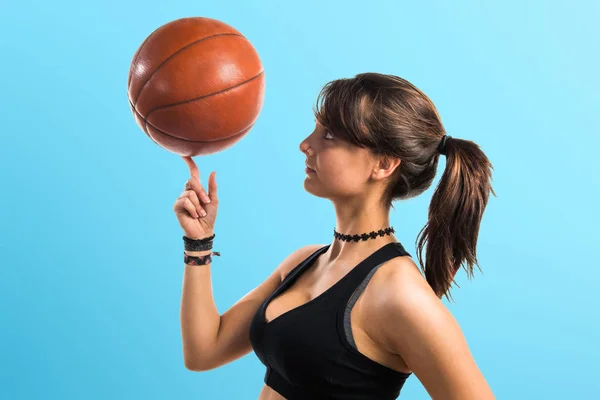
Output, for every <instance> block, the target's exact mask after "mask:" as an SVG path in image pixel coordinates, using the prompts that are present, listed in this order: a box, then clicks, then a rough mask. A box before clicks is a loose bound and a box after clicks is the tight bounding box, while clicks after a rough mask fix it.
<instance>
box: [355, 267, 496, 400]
mask: <svg viewBox="0 0 600 400" xmlns="http://www.w3.org/2000/svg"><path fill="white" fill-rule="evenodd" d="M371 284H372V286H371ZM369 286H371V288H369V287H367V290H365V295H367V292H369V295H368V296H366V297H365V302H364V308H365V313H368V315H369V321H370V325H369V331H368V332H367V333H368V335H369V336H370V337H371V338H372V339H373V340H374V341H375V342H376V343H378V344H379V345H380V346H382V348H384V349H385V350H386V351H388V352H390V353H392V354H397V355H399V356H400V357H402V359H403V360H404V361H405V362H406V364H407V365H408V367H409V368H410V369H411V370H412V371H413V372H414V373H415V375H416V376H417V378H418V379H419V380H420V381H421V382H422V383H423V385H424V386H425V388H426V390H427V392H428V393H429V395H430V396H431V397H432V398H436V399H456V398H460V399H465V400H470V399H478V400H481V399H486V400H487V399H493V398H494V395H493V394H492V392H491V390H490V388H489V386H488V384H487V382H486V381H485V378H484V377H483V375H482V373H481V371H480V370H479V368H478V366H477V364H476V363H475V361H474V359H473V356H472V354H471V352H470V350H469V347H468V344H467V342H466V339H465V337H464V335H463V332H462V330H461V328H460V326H459V324H458V322H457V321H456V319H455V318H454V316H453V315H452V314H451V313H450V310H448V308H447V307H446V306H445V305H444V304H443V303H442V301H441V299H440V298H439V297H437V296H436V294H435V293H434V291H433V289H431V287H430V286H429V284H428V283H427V281H426V279H425V277H424V276H423V275H422V274H421V271H420V270H419V268H418V266H417V265H416V264H415V263H414V261H413V260H412V259H411V258H410V257H397V258H393V259H391V260H389V261H388V262H386V263H385V264H384V265H382V266H381V268H380V270H378V271H377V272H376V273H375V274H374V275H373V279H372V282H370V283H369Z"/></svg>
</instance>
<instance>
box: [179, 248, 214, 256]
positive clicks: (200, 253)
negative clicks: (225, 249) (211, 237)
mask: <svg viewBox="0 0 600 400" xmlns="http://www.w3.org/2000/svg"><path fill="white" fill-rule="evenodd" d="M184 252H185V254H187V255H190V256H195V257H201V256H206V255H208V254H211V253H212V252H213V251H212V249H210V250H201V251H190V250H184Z"/></svg>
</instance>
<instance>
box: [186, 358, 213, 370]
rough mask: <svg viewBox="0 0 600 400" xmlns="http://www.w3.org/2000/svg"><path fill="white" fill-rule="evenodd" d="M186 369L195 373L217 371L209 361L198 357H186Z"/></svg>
mask: <svg viewBox="0 0 600 400" xmlns="http://www.w3.org/2000/svg"><path fill="white" fill-rule="evenodd" d="M183 360H184V365H185V368H186V369H187V370H189V371H193V372H204V371H210V370H211V369H215V366H214V365H212V364H211V363H209V362H208V361H207V360H202V359H199V358H198V357H184V359H183Z"/></svg>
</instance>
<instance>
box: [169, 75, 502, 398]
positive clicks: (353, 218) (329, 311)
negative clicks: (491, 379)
mask: <svg viewBox="0 0 600 400" xmlns="http://www.w3.org/2000/svg"><path fill="white" fill-rule="evenodd" d="M314 111H315V117H316V125H315V129H314V131H313V132H312V133H311V134H310V135H309V136H308V137H307V138H305V139H304V140H303V141H302V142H301V143H300V150H301V151H302V152H303V153H304V154H305V156H306V167H307V169H306V179H305V181H304V188H305V190H306V191H307V192H309V193H311V194H313V195H315V196H318V197H321V198H325V199H329V200H330V201H331V202H332V203H333V206H334V208H335V212H336V225H335V229H334V237H333V239H332V242H331V243H330V244H327V245H322V244H313V245H308V246H305V247H303V248H300V249H298V250H296V251H295V252H293V253H292V254H290V255H289V256H288V257H287V258H286V259H285V260H283V261H282V262H281V264H280V265H279V266H278V267H277V268H276V269H275V270H274V271H273V272H272V273H271V275H270V276H269V277H268V278H267V279H266V280H265V281H264V282H263V283H262V284H261V285H259V286H258V287H256V288H255V289H254V290H252V291H251V292H249V293H248V294H247V295H245V296H244V297H243V298H242V299H240V300H239V301H238V302H237V303H236V304H235V305H233V306H232V307H231V308H230V309H229V310H227V312H225V313H224V314H223V315H219V313H218V312H217V309H216V306H215V303H214V299H213V295H212V291H211V276H210V263H211V255H218V253H211V250H210V249H211V248H212V238H213V237H214V236H213V228H214V223H215V218H216V213H217V207H218V196H217V185H216V179H215V173H214V172H213V173H211V174H210V176H209V179H208V189H209V190H208V193H207V192H206V191H205V190H204V188H203V186H202V184H201V182H200V178H199V172H198V168H197V167H196V164H195V163H194V162H193V160H192V159H191V158H189V157H184V159H185V161H186V162H187V163H188V165H189V167H190V172H191V179H190V180H189V181H188V182H186V190H185V191H184V192H183V194H182V195H181V196H180V197H179V198H178V199H177V201H176V202H175V205H174V211H175V213H176V215H177V218H178V220H179V222H180V224H181V227H182V228H183V230H184V233H185V237H184V240H185V249H186V250H185V252H184V253H185V255H184V262H185V265H186V266H185V273H184V284H183V294H182V303H181V327H182V333H183V349H184V357H185V365H186V367H187V368H188V369H190V370H193V371H206V370H209V369H213V368H217V367H219V366H221V365H224V364H226V363H229V362H231V361H233V360H235V359H238V358H240V357H241V356H243V355H245V354H247V353H248V352H250V351H252V350H254V351H255V353H256V355H257V356H258V358H259V359H260V361H261V362H262V363H263V364H265V366H266V374H265V386H264V388H263V390H262V392H261V393H260V396H259V399H260V400H275V399H288V400H296V399H303V400H304V399H381V400H384V399H395V398H397V397H398V395H399V393H400V390H401V388H402V386H403V384H404V382H405V381H406V379H407V378H409V377H410V375H412V374H414V375H416V377H417V378H418V379H419V380H420V381H421V382H422V384H423V385H424V387H425V388H426V390H427V392H428V393H429V394H430V396H431V397H432V398H434V399H460V400H470V399H473V400H475V399H476V400H487V399H493V398H494V396H493V394H492V392H491V390H490V388H489V386H488V384H487V383H486V381H485V379H484V377H483V376H482V374H481V372H480V370H479V369H478V367H477V365H476V363H475V361H474V360H473V357H472V355H471V353H470V351H469V348H468V345H467V343H466V341H465V338H464V336H463V334H462V332H461V329H460V327H459V326H458V324H457V322H456V320H455V319H454V318H453V316H452V315H451V314H450V312H449V311H448V310H447V308H446V307H445V306H444V305H443V303H442V301H441V298H442V296H444V295H446V297H447V298H449V299H450V297H448V295H449V289H450V286H451V284H452V283H453V281H454V276H455V274H456V272H457V271H458V269H459V268H460V266H461V265H462V264H464V267H465V269H466V271H467V273H468V274H469V275H470V276H472V275H473V266H474V265H476V264H477V258H476V251H475V250H476V244H477V236H478V232H479V225H480V222H481V218H482V215H483V212H484V210H485V207H486V205H487V201H488V197H489V194H490V192H491V193H494V192H493V189H492V188H491V184H490V181H491V170H492V165H491V164H490V162H489V160H488V159H487V157H486V156H485V154H484V153H483V152H482V151H481V149H480V148H479V147H478V146H477V145H476V144H475V143H473V142H472V141H468V140H462V139H456V138H452V137H450V136H448V135H446V134H445V131H444V128H443V126H442V123H441V119H440V116H439V115H438V113H437V111H436V109H435V107H434V105H433V103H432V102H431V100H430V99H429V98H428V97H427V96H426V95H425V94H424V93H423V92H421V91H420V90H419V89H417V88H416V87H415V86H414V85H412V84H411V83H410V82H408V81H406V80H404V79H402V78H399V77H396V76H392V75H383V74H377V73H365V74H359V75H357V76H355V77H354V78H351V79H339V80H335V81H333V82H330V83H328V84H327V85H325V87H324V88H323V90H322V91H321V93H320V94H319V97H318V98H317V103H316V107H315V110H314ZM440 155H445V156H446V157H447V160H446V169H445V171H444V173H443V174H442V177H441V181H440V183H439V186H438V187H437V188H436V191H435V193H434V194H433V199H432V202H431V206H430V208H429V220H428V222H427V225H426V226H425V227H424V228H423V230H422V231H421V233H420V235H421V238H420V239H419V240H418V245H417V250H418V259H419V264H420V265H422V266H423V268H422V269H423V274H421V271H420V270H419V268H418V266H417V264H416V263H415V262H414V260H413V259H412V257H411V256H410V254H409V253H408V252H406V250H405V249H404V248H403V246H402V245H401V244H400V242H399V241H398V240H397V239H396V237H395V236H394V232H395V230H394V228H393V227H391V226H390V218H389V212H390V209H391V208H392V207H393V205H392V202H393V201H394V200H403V199H409V198H411V197H415V196H417V195H419V194H421V193H423V192H424V191H425V190H426V189H427V188H429V187H430V185H431V183H432V181H433V179H434V177H435V174H436V171H437V165H438V161H439V159H440ZM494 195H495V193H494ZM424 248H425V256H426V257H425V263H423V258H422V252H423V249H424ZM249 262H250V263H252V262H253V261H252V260H250V261H249Z"/></svg>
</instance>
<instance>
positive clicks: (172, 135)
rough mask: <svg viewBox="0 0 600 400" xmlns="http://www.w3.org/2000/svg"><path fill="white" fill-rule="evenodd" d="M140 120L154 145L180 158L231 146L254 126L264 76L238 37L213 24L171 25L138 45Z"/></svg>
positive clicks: (136, 108) (132, 97)
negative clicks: (180, 156)
mask: <svg viewBox="0 0 600 400" xmlns="http://www.w3.org/2000/svg"><path fill="white" fill-rule="evenodd" d="M127 86H128V88H127V93H128V97H129V104H130V107H131V111H132V113H133V116H134V119H135V121H136V123H137V124H138V125H139V127H140V128H141V129H142V130H143V131H144V133H145V134H146V135H147V136H148V137H149V138H150V139H152V140H153V141H154V142H155V143H156V144H158V145H159V146H161V147H163V148H164V149H166V150H169V151H171V152H173V153H176V154H179V155H182V156H196V155H203V154H211V153H216V152H218V151H221V150H224V149H226V148H228V147H231V146H232V145H233V144H235V143H236V142H238V141H239V140H240V139H242V138H243V137H244V136H245V135H246V134H247V133H248V132H249V131H250V130H251V129H252V127H253V125H254V123H255V122H256V120H257V118H258V115H259V113H260V111H261V109H262V106H263V99H264V91H265V78H264V71H263V67H262V63H261V61H260V58H259V56H258V53H257V52H256V50H255V49H254V47H253V46H252V44H251V43H250V41H248V39H246V38H245V37H244V36H243V35H242V34H241V33H240V32H238V31H237V30H236V29H234V28H232V27H231V26H229V25H227V24H225V23H223V22H221V21H218V20H215V19H210V18H202V17H191V18H182V19H178V20H175V21H171V22H169V23H167V24H165V25H163V26H161V27H159V28H158V29H156V30H155V31H154V32H152V33H151V34H150V35H149V36H148V37H147V38H146V39H145V40H144V42H143V43H142V44H141V45H140V47H139V48H138V49H137V51H136V52H135V54H134V56H133V60H132V61H131V66H130V68H129V78H128V84H127Z"/></svg>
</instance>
